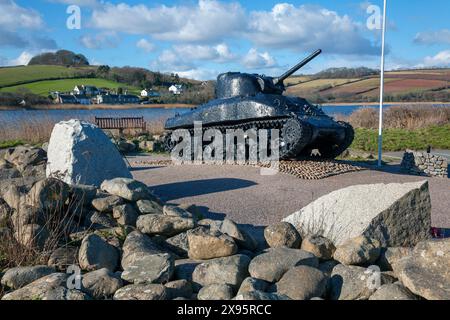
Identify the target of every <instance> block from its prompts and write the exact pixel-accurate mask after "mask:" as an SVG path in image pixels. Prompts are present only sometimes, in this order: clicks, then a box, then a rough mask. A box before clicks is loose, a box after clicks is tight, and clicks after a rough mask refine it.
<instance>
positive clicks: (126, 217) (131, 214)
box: [113, 203, 139, 226]
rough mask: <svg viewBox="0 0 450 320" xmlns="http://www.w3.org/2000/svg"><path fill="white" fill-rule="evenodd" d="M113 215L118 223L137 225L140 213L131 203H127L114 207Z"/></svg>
mask: <svg viewBox="0 0 450 320" xmlns="http://www.w3.org/2000/svg"><path fill="white" fill-rule="evenodd" d="M113 217H114V218H115V219H116V220H117V223H119V224H120V225H122V226H125V225H126V226H136V221H137V218H138V217H139V213H138V212H137V211H136V210H135V209H134V207H133V206H132V205H131V204H128V203H127V204H123V205H120V206H116V207H114V209H113Z"/></svg>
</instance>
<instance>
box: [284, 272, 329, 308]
mask: <svg viewBox="0 0 450 320" xmlns="http://www.w3.org/2000/svg"><path fill="white" fill-rule="evenodd" d="M327 281H328V277H327V276H325V274H324V273H323V272H322V271H320V270H319V269H316V268H312V267H308V266H298V267H294V268H291V269H289V270H288V271H287V272H286V273H285V274H284V275H283V277H282V278H281V279H280V281H278V283H277V284H276V288H277V293H278V294H283V295H286V296H288V297H289V298H291V299H293V300H309V299H311V298H313V297H322V296H323V295H324V294H325V292H326V289H327Z"/></svg>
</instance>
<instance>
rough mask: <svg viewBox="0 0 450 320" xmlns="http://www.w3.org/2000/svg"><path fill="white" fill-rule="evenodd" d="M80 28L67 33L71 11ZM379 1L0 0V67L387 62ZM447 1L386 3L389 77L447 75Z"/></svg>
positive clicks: (260, 68)
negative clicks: (373, 21) (71, 56)
mask: <svg viewBox="0 0 450 320" xmlns="http://www.w3.org/2000/svg"><path fill="white" fill-rule="evenodd" d="M70 5H78V6H79V7H80V10H81V29H79V30H76V29H75V30H73V29H68V28H67V26H66V21H67V19H68V18H69V16H70V15H69V14H67V13H66V10H67V8H68V6H70ZM371 5H376V6H379V7H382V1H381V0H371V1H365V0H359V1H353V0H349V1H343V0H309V1H298V0H290V1H286V2H282V1H269V0H263V1H261V0H260V1H242V0H240V1H219V0H199V1H198V0H188V1H177V0H157V1H143V0H131V1H116V0H103V1H102V0H33V1H25V0H0V12H1V13H2V14H1V15H0V65H18V64H26V63H27V62H28V61H29V59H30V57H32V56H33V55H35V54H37V53H40V52H46V51H55V50H58V49H68V50H72V51H74V52H77V53H82V54H84V55H85V56H86V57H87V58H88V59H89V61H90V62H91V63H92V64H108V65H110V66H125V65H130V66H137V67H144V68H149V69H151V70H157V71H162V72H175V73H178V74H180V75H182V76H187V77H193V78H197V79H213V78H215V77H216V75H217V74H218V73H220V72H224V71H237V70H242V71H247V72H258V73H265V74H268V75H277V74H279V73H281V72H282V71H283V69H285V68H287V67H288V66H291V65H293V64H295V63H296V61H297V60H299V59H301V58H302V57H304V56H305V55H306V54H308V53H309V52H311V51H314V50H315V49H317V48H321V49H323V51H324V53H323V54H322V56H321V57H320V58H318V59H316V60H315V61H313V62H311V63H310V65H308V66H307V67H305V68H304V69H303V70H302V71H301V72H304V73H312V72H317V71H320V70H322V69H325V68H328V67H342V66H347V67H355V66H367V67H373V68H376V67H378V66H379V63H380V58H379V55H380V30H378V29H375V30H369V28H368V27H367V23H366V22H367V20H368V19H369V18H370V16H371V14H369V13H367V8H368V6H371ZM449 13H450V1H448V0H429V1H426V2H425V1H418V0H416V1H411V0H409V1H408V0H388V19H387V24H388V33H387V38H386V44H387V48H388V49H387V50H388V54H387V58H386V59H387V61H386V67H387V69H398V68H413V67H434V66H437V67H450V19H449V18H448V15H449Z"/></svg>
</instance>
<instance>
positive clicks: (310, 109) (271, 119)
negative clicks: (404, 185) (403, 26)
mask: <svg viewBox="0 0 450 320" xmlns="http://www.w3.org/2000/svg"><path fill="white" fill-rule="evenodd" d="M321 52H322V50H320V49H319V50H317V51H316V52H314V53H312V54H311V55H310V56H308V57H307V58H305V59H304V60H302V61H300V62H299V63H298V64H296V65H295V66H294V67H292V68H291V69H289V70H288V71H286V72H285V73H284V74H282V75H281V76H279V77H267V76H264V75H258V74H250V73H240V72H227V73H223V74H221V75H219V76H218V77H217V85H216V99H214V100H211V101H209V102H208V103H205V104H203V105H201V106H199V107H196V108H194V109H193V110H191V111H190V112H187V113H184V114H182V115H176V116H175V117H173V118H170V119H168V120H167V122H166V124H165V129H166V130H167V131H168V134H167V136H166V146H167V149H168V150H171V149H172V148H173V147H174V146H175V144H176V143H177V142H176V141H173V140H172V139H171V132H172V131H173V130H176V129H181V128H183V129H189V130H191V129H193V128H194V122H201V123H202V126H203V130H207V129H209V128H214V129H217V130H219V131H221V132H223V133H226V130H228V129H233V128H234V129H243V130H248V129H257V130H260V129H264V130H265V129H279V132H280V141H279V146H280V150H279V151H280V152H279V154H280V157H281V158H282V159H290V158H297V157H300V156H307V157H309V156H311V154H315V155H317V154H319V155H320V156H321V157H324V158H334V157H336V156H338V155H339V154H341V153H342V152H343V151H345V149H347V148H348V146H350V144H351V143H352V141H353V137H354V132H353V128H352V127H351V126H350V125H349V124H348V123H345V122H340V121H335V120H334V119H333V118H331V117H329V116H327V115H326V114H325V113H324V112H323V111H322V110H321V109H320V108H318V107H316V106H314V105H312V104H310V103H309V102H308V101H306V100H305V99H303V98H300V97H290V96H285V95H283V92H284V91H285V86H284V83H283V82H284V80H286V79H287V78H288V77H290V76H291V75H293V74H294V73H295V72H296V71H297V70H299V69H300V68H301V67H303V66H304V65H306V64H307V63H308V62H310V61H311V60H313V59H314V58H315V57H317V56H318V55H319V54H320V53H321ZM317 150H318V151H319V152H318V153H317ZM313 151H314V152H313Z"/></svg>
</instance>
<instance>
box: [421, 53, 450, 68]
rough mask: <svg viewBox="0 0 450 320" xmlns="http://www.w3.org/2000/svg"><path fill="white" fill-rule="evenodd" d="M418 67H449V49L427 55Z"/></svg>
mask: <svg viewBox="0 0 450 320" xmlns="http://www.w3.org/2000/svg"><path fill="white" fill-rule="evenodd" d="M419 67H450V50H444V51H441V52H439V53H437V54H436V55H434V56H427V57H425V58H424V60H423V64H420V65H419Z"/></svg>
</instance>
